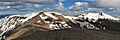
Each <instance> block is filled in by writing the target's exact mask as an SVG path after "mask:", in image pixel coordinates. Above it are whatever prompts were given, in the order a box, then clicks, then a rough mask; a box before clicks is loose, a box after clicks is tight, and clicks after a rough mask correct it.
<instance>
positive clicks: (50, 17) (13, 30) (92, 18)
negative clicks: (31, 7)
mask: <svg viewBox="0 0 120 40" xmlns="http://www.w3.org/2000/svg"><path fill="white" fill-rule="evenodd" d="M0 24H1V25H0V39H1V40H119V39H120V38H119V37H120V21H119V19H118V18H115V17H112V16H110V15H107V14H105V13H88V14H80V15H78V16H68V15H63V14H60V13H57V12H39V13H31V14H26V15H12V16H8V17H5V18H3V19H0Z"/></svg>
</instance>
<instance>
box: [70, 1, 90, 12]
mask: <svg viewBox="0 0 120 40" xmlns="http://www.w3.org/2000/svg"><path fill="white" fill-rule="evenodd" d="M81 7H88V3H87V2H75V4H74V5H72V6H70V7H69V9H70V10H80V9H81Z"/></svg>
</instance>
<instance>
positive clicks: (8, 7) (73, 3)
mask: <svg viewBox="0 0 120 40" xmlns="http://www.w3.org/2000/svg"><path fill="white" fill-rule="evenodd" d="M8 1H9V2H8ZM119 2H120V1H119V0H113V1H111V0H108V1H104V0H12V1H11V0H0V15H4V14H26V13H32V12H39V11H55V12H60V13H63V14H80V13H87V12H105V13H108V14H110V15H113V16H116V15H117V16H119V15H118V14H120V12H119V11H120V8H119V7H120V6H119V4H120V3H119ZM106 3H107V4H106ZM111 4H114V5H111ZM113 13H114V14H113Z"/></svg>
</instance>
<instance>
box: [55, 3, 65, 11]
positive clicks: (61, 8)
mask: <svg viewBox="0 0 120 40" xmlns="http://www.w3.org/2000/svg"><path fill="white" fill-rule="evenodd" d="M54 9H55V10H65V8H64V4H63V3H61V2H59V4H56V5H55V6H54Z"/></svg>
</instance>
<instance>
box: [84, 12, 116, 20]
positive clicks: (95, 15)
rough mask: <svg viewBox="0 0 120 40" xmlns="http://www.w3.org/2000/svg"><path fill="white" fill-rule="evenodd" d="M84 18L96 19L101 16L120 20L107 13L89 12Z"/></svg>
mask: <svg viewBox="0 0 120 40" xmlns="http://www.w3.org/2000/svg"><path fill="white" fill-rule="evenodd" d="M84 18H85V19H86V18H89V19H94V20H98V18H101V19H104V18H105V19H113V20H118V19H117V18H115V17H112V16H110V15H108V14H105V13H101V14H100V13H88V14H86V15H85V16H84Z"/></svg>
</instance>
